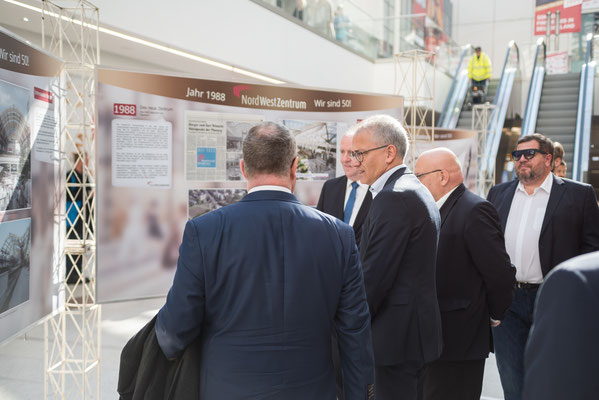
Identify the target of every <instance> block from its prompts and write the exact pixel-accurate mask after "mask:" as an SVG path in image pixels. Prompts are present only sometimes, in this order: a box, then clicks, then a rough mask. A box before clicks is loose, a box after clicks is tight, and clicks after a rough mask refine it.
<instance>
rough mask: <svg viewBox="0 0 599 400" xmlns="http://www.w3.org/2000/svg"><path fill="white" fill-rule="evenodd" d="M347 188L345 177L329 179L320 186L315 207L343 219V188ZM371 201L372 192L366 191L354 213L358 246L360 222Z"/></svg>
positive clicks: (364, 217)
mask: <svg viewBox="0 0 599 400" xmlns="http://www.w3.org/2000/svg"><path fill="white" fill-rule="evenodd" d="M346 188H347V177H346V176H345V175H344V176H340V177H338V178H333V179H329V180H328V181H326V182H325V183H324V185H323V186H322V190H321V191H320V198H319V199H318V205H317V206H316V208H317V209H318V210H320V211H322V212H325V213H327V214H330V215H332V216H333V217H337V218H339V219H340V220H342V221H343V206H344V205H345V204H344V203H345V190H346ZM370 203H372V194H371V193H370V190H369V191H368V192H367V193H366V197H364V201H363V202H362V205H361V206H360V211H358V214H357V215H356V220H355V221H354V225H353V228H354V232H355V233H356V243H357V244H358V246H360V237H361V235H362V224H363V223H364V220H366V215H367V214H368V210H369V209H370Z"/></svg>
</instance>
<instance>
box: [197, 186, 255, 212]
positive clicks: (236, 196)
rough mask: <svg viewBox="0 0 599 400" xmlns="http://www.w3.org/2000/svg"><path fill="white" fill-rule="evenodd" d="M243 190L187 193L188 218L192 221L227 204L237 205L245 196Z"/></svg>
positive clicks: (199, 190)
mask: <svg viewBox="0 0 599 400" xmlns="http://www.w3.org/2000/svg"><path fill="white" fill-rule="evenodd" d="M246 193H247V191H246V190H245V189H195V190H190V191H189V204H188V210H189V211H188V213H189V215H188V217H189V219H193V218H195V217H199V216H201V215H204V214H206V213H209V212H210V211H214V210H218V209H219V208H221V207H224V206H228V205H229V204H233V203H237V202H238V201H239V200H241V199H242V198H243V196H245V194H246Z"/></svg>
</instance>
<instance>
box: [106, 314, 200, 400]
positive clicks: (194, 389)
mask: <svg viewBox="0 0 599 400" xmlns="http://www.w3.org/2000/svg"><path fill="white" fill-rule="evenodd" d="M155 323H156V317H154V318H152V320H151V321H150V322H148V323H147V324H146V325H145V326H144V327H143V328H142V329H141V330H140V331H139V332H138V333H137V334H135V336H133V337H132V338H131V339H129V341H128V342H127V344H126V345H125V347H124V348H123V351H122V352H121V364H120V368H119V382H118V386H117V391H118V393H119V399H120V400H197V399H199V398H200V385H199V380H198V376H199V375H200V346H201V343H200V341H199V340H196V341H195V342H193V343H192V344H191V345H189V346H187V348H186V349H185V351H184V352H183V355H181V356H180V357H179V358H177V359H176V360H168V359H167V358H166V357H165V356H164V353H163V352H162V350H161V349H160V346H159V345H158V341H157V340H156V334H155V333H154V325H155Z"/></svg>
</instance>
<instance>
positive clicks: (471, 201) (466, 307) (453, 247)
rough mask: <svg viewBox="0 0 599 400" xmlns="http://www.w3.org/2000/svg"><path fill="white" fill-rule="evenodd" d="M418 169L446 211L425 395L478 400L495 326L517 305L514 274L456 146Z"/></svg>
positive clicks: (433, 154)
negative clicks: (436, 338) (437, 339)
mask: <svg viewBox="0 0 599 400" xmlns="http://www.w3.org/2000/svg"><path fill="white" fill-rule="evenodd" d="M414 172H415V174H416V177H417V178H418V179H420V182H422V183H423V184H424V186H426V187H427V189H428V190H429V191H430V192H431V194H432V195H433V197H434V199H435V201H436V202H437V206H438V207H439V212H440V213H441V235H440V237H439V250H438V251H437V297H438V299H439V308H440V310H441V322H442V327H443V352H442V353H441V357H440V358H439V360H437V361H434V362H432V363H431V364H430V365H429V366H428V367H427V370H426V375H425V380H424V400H479V399H480V394H481V392H482V386H483V373H484V369H485V359H486V358H487V357H488V356H489V351H491V350H492V347H493V346H492V339H491V329H490V325H493V326H496V325H499V324H500V320H502V319H503V317H504V316H505V313H506V312H507V309H508V308H509V306H510V304H511V303H512V299H513V295H514V283H515V278H514V275H515V273H516V271H515V269H514V268H513V267H512V266H511V264H510V258H509V256H508V255H507V253H506V251H505V243H504V240H503V233H502V232H501V224H500V222H499V216H498V215H497V211H496V210H495V207H493V205H492V204H491V203H489V202H488V201H486V200H484V199H482V198H481V197H479V196H477V195H475V194H474V193H472V192H471V191H470V190H468V189H467V188H466V186H464V175H463V174H462V166H461V163H460V161H459V160H458V158H457V157H456V155H455V154H454V153H453V152H452V151H451V150H449V149H447V148H443V147H441V148H436V149H433V150H429V151H425V152H424V153H422V154H421V155H420V156H419V157H418V160H417V161H416V166H415V168H414Z"/></svg>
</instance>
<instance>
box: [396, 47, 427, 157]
mask: <svg viewBox="0 0 599 400" xmlns="http://www.w3.org/2000/svg"><path fill="white" fill-rule="evenodd" d="M435 56H436V54H435V53H434V52H432V51H425V50H409V51H405V52H401V53H398V54H395V56H394V61H395V83H394V89H395V94H397V95H403V96H404V99H405V102H406V103H407V106H404V113H403V121H402V122H403V125H404V127H405V128H406V130H407V132H408V138H409V141H410V155H409V157H410V158H409V160H410V161H411V165H412V166H413V165H414V163H415V162H416V147H417V146H416V144H417V143H419V142H421V143H422V142H424V143H433V142H434V141H435V111H434V110H435V74H436V68H435V64H436V58H435ZM431 67H432V68H431ZM427 70H428V71H429V72H428V73H427ZM431 75H432V77H431ZM398 83H399V85H398ZM406 110H407V112H406ZM429 117H430V120H431V125H430V126H429V125H428V124H427V119H429ZM407 156H408V155H406V157H405V158H406V159H407ZM405 161H407V160H404V162H405Z"/></svg>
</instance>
